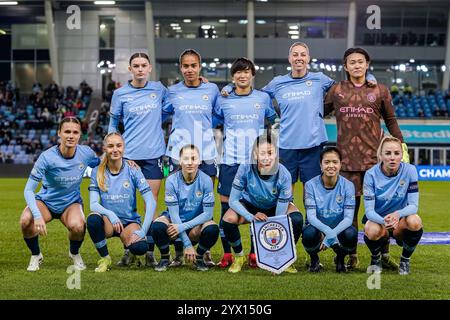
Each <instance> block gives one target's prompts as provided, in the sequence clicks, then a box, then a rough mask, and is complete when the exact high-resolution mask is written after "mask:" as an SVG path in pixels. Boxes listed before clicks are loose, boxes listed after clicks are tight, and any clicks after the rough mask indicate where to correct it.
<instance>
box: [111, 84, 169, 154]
mask: <svg viewBox="0 0 450 320" xmlns="http://www.w3.org/2000/svg"><path fill="white" fill-rule="evenodd" d="M167 95H168V91H167V89H166V87H164V86H163V85H162V84H161V82H153V81H148V82H147V84H146V85H145V86H144V87H143V88H135V87H133V86H132V85H131V81H129V82H128V83H127V84H126V85H124V86H123V87H121V88H119V89H117V90H115V91H114V94H113V97H112V102H111V110H110V113H111V116H112V117H116V118H118V119H123V123H124V127H125V132H124V133H123V138H124V140H125V154H124V157H125V158H127V159H131V160H148V159H156V158H159V157H160V156H162V155H163V154H164V151H165V142H164V133H163V130H162V127H161V125H162V105H163V103H164V102H165V100H166V99H167Z"/></svg>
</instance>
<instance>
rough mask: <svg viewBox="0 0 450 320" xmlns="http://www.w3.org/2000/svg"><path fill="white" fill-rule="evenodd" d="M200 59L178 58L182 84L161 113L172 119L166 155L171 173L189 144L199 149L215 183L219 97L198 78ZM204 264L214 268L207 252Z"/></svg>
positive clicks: (186, 54) (179, 245)
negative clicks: (215, 128)
mask: <svg viewBox="0 0 450 320" xmlns="http://www.w3.org/2000/svg"><path fill="white" fill-rule="evenodd" d="M201 61H202V59H201V56H200V54H199V53H198V52H197V51H195V50H193V49H187V50H185V51H183V53H181V55H180V59H179V63H180V71H181V73H182V75H183V78H184V81H181V82H179V83H177V84H174V85H172V86H170V87H169V96H168V99H167V100H166V103H165V104H164V105H163V112H164V113H167V114H171V115H173V116H172V130H171V132H170V137H169V142H168V143H167V150H166V155H167V156H169V162H170V171H171V172H173V171H175V170H179V169H180V156H179V154H180V151H181V148H183V147H184V146H186V145H188V144H193V145H195V146H197V147H198V151H199V153H200V160H201V164H200V166H199V169H200V170H201V171H203V172H204V173H206V174H207V175H208V176H210V177H211V179H212V182H213V184H214V180H215V176H216V175H217V168H216V163H215V161H216V160H215V159H216V158H217V150H216V143H215V141H214V134H213V125H212V120H213V115H214V107H215V104H216V102H217V97H218V96H219V88H217V85H215V84H214V83H211V82H208V83H205V82H203V81H202V79H201V77H200V70H201ZM175 252H176V255H175V259H174V260H173V261H172V262H171V264H170V266H171V267H177V266H180V265H181V264H182V263H183V242H182V241H181V238H179V239H177V240H176V241H175ZM205 262H206V264H207V265H208V266H213V265H214V262H212V260H211V254H210V252H209V251H207V252H206V254H205Z"/></svg>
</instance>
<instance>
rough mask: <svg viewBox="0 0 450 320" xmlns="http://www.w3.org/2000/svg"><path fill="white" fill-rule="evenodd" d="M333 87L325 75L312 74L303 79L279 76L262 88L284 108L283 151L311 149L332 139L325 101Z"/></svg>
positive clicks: (281, 141) (281, 130) (281, 116)
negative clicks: (327, 122) (324, 111)
mask: <svg viewBox="0 0 450 320" xmlns="http://www.w3.org/2000/svg"><path fill="white" fill-rule="evenodd" d="M333 84H334V80H333V79H331V78H329V77H327V76H326V75H324V74H323V73H322V72H308V73H307V74H306V75H305V76H304V77H302V78H292V76H291V74H286V75H284V76H277V77H275V78H273V80H272V81H270V82H269V84H267V85H266V86H265V87H264V88H263V89H262V90H263V91H265V92H267V93H268V94H269V95H270V96H271V97H272V98H273V99H275V100H276V101H277V103H278V106H279V107H280V113H281V115H280V148H283V149H308V148H312V147H315V146H318V145H320V144H321V143H323V142H326V141H327V140H328V137H327V133H326V130H325V123H324V121H323V100H324V95H325V93H326V92H327V91H328V89H329V88H330V87H331V86H332V85H333Z"/></svg>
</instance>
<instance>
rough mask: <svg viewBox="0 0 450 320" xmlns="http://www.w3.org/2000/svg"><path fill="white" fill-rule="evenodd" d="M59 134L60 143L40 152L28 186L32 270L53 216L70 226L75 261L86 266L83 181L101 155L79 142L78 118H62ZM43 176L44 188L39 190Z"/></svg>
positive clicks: (26, 233)
mask: <svg viewBox="0 0 450 320" xmlns="http://www.w3.org/2000/svg"><path fill="white" fill-rule="evenodd" d="M58 136H59V138H60V140H61V142H60V144H59V145H57V146H53V147H51V148H50V149H48V150H46V151H44V152H43V153H42V154H41V155H40V156H39V158H38V160H37V161H36V163H35V165H34V167H33V170H31V173H30V177H29V178H28V181H27V184H26V186H25V191H24V196H25V200H26V202H27V207H26V208H25V210H24V211H23V213H22V216H21V217H20V226H21V228H22V233H23V237H24V240H25V242H26V244H27V246H28V248H29V249H30V251H31V259H30V263H29V265H28V268H27V270H28V271H37V270H39V265H40V264H41V262H42V261H43V259H44V258H43V256H42V253H41V250H40V248H39V238H38V237H39V235H47V227H46V224H47V223H48V222H50V221H51V220H53V219H60V220H61V223H62V224H63V225H64V226H65V227H66V228H67V229H68V230H69V240H70V252H69V256H70V257H71V258H72V260H73V265H74V266H75V268H77V269H79V270H84V269H86V266H85V264H84V262H83V259H82V258H81V255H80V253H79V249H80V246H81V244H82V242H83V239H84V234H85V230H86V222H85V219H84V213H83V201H82V199H81V194H80V184H81V182H82V180H83V174H84V172H85V170H86V167H87V166H89V167H92V168H93V167H96V166H97V165H98V163H99V159H98V158H97V156H96V154H95V153H94V151H92V149H91V148H89V147H88V146H81V145H78V141H79V140H80V136H81V125H80V121H78V119H77V118H74V117H67V118H64V119H62V121H61V122H60V124H59V128H58ZM41 180H42V188H41V190H40V191H39V192H38V193H37V194H35V193H34V190H36V188H37V187H38V185H39V182H40V181H41Z"/></svg>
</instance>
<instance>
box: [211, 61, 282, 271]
mask: <svg viewBox="0 0 450 320" xmlns="http://www.w3.org/2000/svg"><path fill="white" fill-rule="evenodd" d="M230 72H231V77H232V78H233V82H234V83H235V88H234V90H233V91H232V92H231V93H230V94H229V95H228V96H227V97H226V98H224V97H222V96H221V97H219V98H218V102H217V104H216V111H215V113H216V115H217V117H218V118H219V119H220V121H222V122H223V124H224V147H223V150H224V152H223V157H222V161H221V164H220V170H219V184H218V187H217V191H218V193H219V194H220V203H221V215H220V237H221V241H222V246H223V249H224V255H223V258H222V259H221V261H220V263H219V267H221V268H226V267H227V266H229V265H231V263H232V262H233V255H232V253H231V247H230V244H229V243H228V241H227V239H226V238H225V234H224V232H223V228H222V219H223V216H224V214H225V213H226V212H227V211H228V209H229V208H230V207H229V204H228V200H229V197H230V192H231V187H232V184H233V180H234V177H235V175H236V173H237V171H238V168H239V165H240V164H248V163H250V156H251V150H252V147H253V143H254V141H255V140H256V138H257V137H258V136H259V135H260V134H261V133H262V131H263V130H264V124H265V119H266V118H267V119H268V121H269V122H270V123H272V124H273V123H274V122H275V119H276V118H277V114H276V112H275V110H274V108H273V105H272V101H271V99H270V97H269V95H268V94H267V93H265V92H262V91H259V90H256V89H253V88H252V80H253V78H254V77H255V73H256V69H255V65H254V64H253V62H252V61H250V60H249V59H247V58H238V59H236V60H235V61H234V62H233V64H232V66H231V69H230ZM250 263H254V265H255V266H256V258H255V257H253V258H252V256H250Z"/></svg>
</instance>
